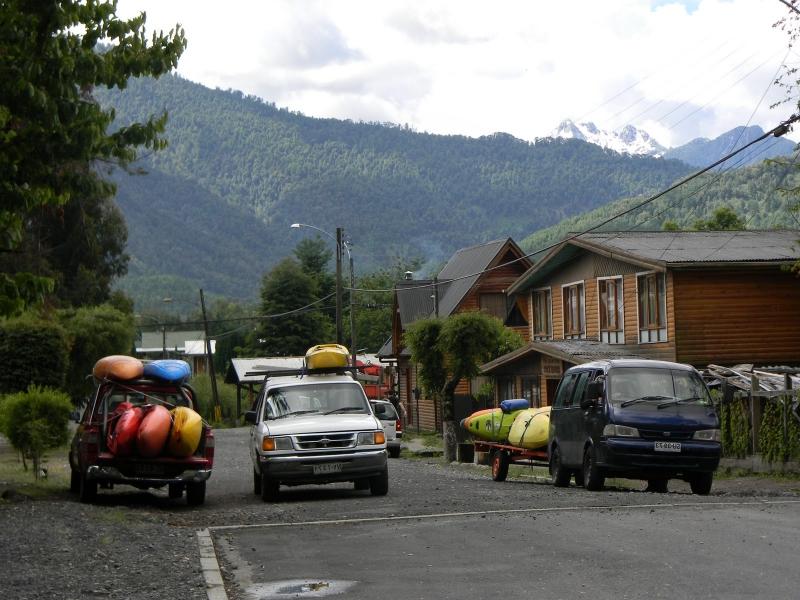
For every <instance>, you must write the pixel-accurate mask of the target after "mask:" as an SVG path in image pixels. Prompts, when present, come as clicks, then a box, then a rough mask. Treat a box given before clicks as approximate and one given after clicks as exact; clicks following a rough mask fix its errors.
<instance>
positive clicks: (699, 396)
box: [607, 367, 711, 408]
mask: <svg viewBox="0 0 800 600" xmlns="http://www.w3.org/2000/svg"><path fill="white" fill-rule="evenodd" d="M607 381H608V383H607V387H608V398H609V401H610V402H611V403H612V404H613V405H615V406H620V407H626V406H630V405H632V404H651V405H653V407H658V408H663V407H665V406H672V405H676V404H701V405H704V406H707V405H710V404H711V397H710V396H709V394H708V390H707V389H706V386H705V384H704V383H703V380H702V379H700V376H699V375H698V374H697V373H695V372H694V371H682V370H675V369H658V368H647V367H622V368H616V369H611V370H610V371H609V372H608V376H607Z"/></svg>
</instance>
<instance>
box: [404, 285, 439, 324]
mask: <svg viewBox="0 0 800 600" xmlns="http://www.w3.org/2000/svg"><path fill="white" fill-rule="evenodd" d="M394 289H395V297H396V298H397V310H398V311H400V321H401V322H402V323H403V326H407V325H409V324H411V323H413V322H414V321H416V320H417V319H424V318H425V317H429V316H430V315H432V314H433V311H434V297H433V296H434V288H433V280H432V279H404V280H403V281H398V282H397V283H396V284H395V286H394Z"/></svg>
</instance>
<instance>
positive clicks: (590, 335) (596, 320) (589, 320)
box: [583, 279, 600, 340]
mask: <svg viewBox="0 0 800 600" xmlns="http://www.w3.org/2000/svg"><path fill="white" fill-rule="evenodd" d="M583 298H584V304H585V305H586V306H584V310H585V314H586V339H590V340H597V339H599V338H600V312H599V301H598V297H597V279H587V280H586V282H585V283H584V286H583Z"/></svg>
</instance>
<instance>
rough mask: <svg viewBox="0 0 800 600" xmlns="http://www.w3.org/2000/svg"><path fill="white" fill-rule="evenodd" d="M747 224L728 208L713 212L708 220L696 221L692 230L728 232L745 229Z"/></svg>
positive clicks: (723, 207) (722, 207)
mask: <svg viewBox="0 0 800 600" xmlns="http://www.w3.org/2000/svg"><path fill="white" fill-rule="evenodd" d="M746 225H747V223H746V222H745V220H744V219H742V218H741V217H740V216H739V215H737V214H736V212H735V211H734V210H733V209H731V208H730V207H728V206H720V207H718V208H716V209H715V210H714V213H713V214H712V215H711V218H710V219H697V220H696V221H695V222H694V228H695V229H697V230H700V231H729V230H743V229H746V228H747V227H746Z"/></svg>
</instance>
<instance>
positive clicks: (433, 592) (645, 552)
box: [181, 429, 800, 600]
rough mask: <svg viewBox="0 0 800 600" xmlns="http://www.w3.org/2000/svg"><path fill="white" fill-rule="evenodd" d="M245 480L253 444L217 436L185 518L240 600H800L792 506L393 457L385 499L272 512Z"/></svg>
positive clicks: (772, 499) (287, 505)
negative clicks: (505, 476) (209, 466)
mask: <svg viewBox="0 0 800 600" xmlns="http://www.w3.org/2000/svg"><path fill="white" fill-rule="evenodd" d="M250 468H251V467H250V463H249V456H248V455H247V448H246V430H244V429H238V430H227V431H221V432H219V435H218V443H217V463H216V465H215V472H214V476H213V478H212V481H211V482H210V483H209V488H208V489H209V496H208V501H207V505H206V506H205V507H203V509H202V510H200V511H186V512H182V514H181V516H183V517H185V518H186V519H187V520H188V521H194V520H197V521H198V524H200V523H203V524H205V525H210V526H211V530H212V534H213V536H214V538H215V541H216V545H217V549H218V552H219V554H220V555H221V558H222V559H223V565H224V566H226V567H227V572H228V573H229V574H230V578H229V581H228V584H229V585H228V587H229V593H230V594H231V596H232V597H234V598H317V597H323V596H332V597H345V598H353V599H360V598H375V597H399V598H458V599H459V600H462V599H469V598H493V597H501V598H525V597H536V598H576V597H578V598H579V597H584V596H585V597H592V598H643V597H651V598H670V599H675V598H694V597H698V596H701V597H704V598H753V597H761V598H788V597H797V595H798V594H797V589H796V582H795V578H794V577H793V576H792V575H790V574H791V573H793V572H794V570H795V569H794V559H793V558H792V557H793V556H795V555H796V550H797V541H796V540H797V539H798V534H799V533H800V526H798V523H800V519H799V518H798V517H800V497H798V496H797V495H796V494H794V495H792V494H789V495H757V496H755V497H753V496H739V495H736V494H731V493H729V492H726V491H725V490H724V489H722V490H717V493H712V495H711V496H708V497H705V498H704V497H698V496H693V495H691V494H689V493H686V492H684V491H678V492H673V493H669V494H649V493H644V492H640V491H630V490H621V489H609V490H604V491H602V492H596V493H591V492H586V491H584V490H582V489H577V488H574V487H573V488H569V489H555V488H553V487H552V486H550V485H548V484H546V483H544V482H542V481H540V480H536V479H533V478H523V479H518V480H513V481H512V480H509V481H506V482H504V483H496V482H493V481H491V479H490V477H489V474H488V471H487V469H485V468H476V467H473V466H460V467H454V466H443V465H440V464H438V463H436V461H428V462H425V461H419V460H404V459H400V460H391V461H390V491H389V495H388V496H386V497H384V498H377V497H372V496H370V495H369V492H362V491H355V490H353V489H352V486H350V485H346V484H341V485H336V486H323V487H315V486H307V487H300V488H288V489H287V488H282V490H283V491H282V501H281V502H279V503H277V504H268V503H263V502H262V501H261V500H260V498H259V497H258V496H256V495H254V494H253V493H252V483H251V476H250ZM722 487H723V488H724V486H722ZM674 488H677V489H680V490H685V489H686V488H685V486H674ZM321 521H324V522H322V523H321Z"/></svg>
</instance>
